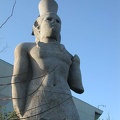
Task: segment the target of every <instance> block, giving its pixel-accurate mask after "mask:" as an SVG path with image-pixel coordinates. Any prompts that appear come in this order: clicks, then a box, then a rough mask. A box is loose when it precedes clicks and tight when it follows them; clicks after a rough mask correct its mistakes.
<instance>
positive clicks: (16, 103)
mask: <svg viewBox="0 0 120 120" xmlns="http://www.w3.org/2000/svg"><path fill="white" fill-rule="evenodd" d="M28 69H29V60H28V55H27V52H26V50H25V49H24V44H20V45H18V46H17V47H16V48H15V61H14V70H13V77H12V98H13V107H14V110H15V111H16V113H17V114H18V116H23V114H24V109H25V102H26V95H27V77H28Z"/></svg>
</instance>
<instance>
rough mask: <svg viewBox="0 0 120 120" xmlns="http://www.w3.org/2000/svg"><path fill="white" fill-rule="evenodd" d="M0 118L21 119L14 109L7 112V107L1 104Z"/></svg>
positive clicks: (3, 119) (8, 119)
mask: <svg viewBox="0 0 120 120" xmlns="http://www.w3.org/2000/svg"><path fill="white" fill-rule="evenodd" d="M0 120H19V117H18V116H17V115H16V113H15V112H14V111H13V112H7V111H6V107H1V106H0Z"/></svg>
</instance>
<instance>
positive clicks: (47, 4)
mask: <svg viewBox="0 0 120 120" xmlns="http://www.w3.org/2000/svg"><path fill="white" fill-rule="evenodd" d="M57 9H58V5H57V3H56V2H55V1H54V0H41V1H40V3H39V11H40V16H39V17H38V18H37V20H36V21H35V23H34V25H33V31H32V35H35V37H36V42H39V41H41V42H45V40H46V39H49V40H50V41H52V42H59V43H60V40H61V36H60V31H61V20H60V18H59V16H58V15H57Z"/></svg>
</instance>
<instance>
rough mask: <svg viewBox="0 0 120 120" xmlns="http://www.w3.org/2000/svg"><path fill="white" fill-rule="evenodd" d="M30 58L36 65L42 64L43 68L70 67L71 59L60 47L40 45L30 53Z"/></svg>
mask: <svg viewBox="0 0 120 120" xmlns="http://www.w3.org/2000/svg"><path fill="white" fill-rule="evenodd" d="M30 56H31V58H32V59H34V60H35V61H36V62H37V63H40V62H42V63H43V64H44V66H46V65H49V64H50V63H51V64H67V65H71V58H70V56H69V54H68V53H67V51H66V49H65V48H63V47H62V46H60V45H54V44H53V45H51V44H50V45H40V46H39V47H34V48H32V49H31V51H30Z"/></svg>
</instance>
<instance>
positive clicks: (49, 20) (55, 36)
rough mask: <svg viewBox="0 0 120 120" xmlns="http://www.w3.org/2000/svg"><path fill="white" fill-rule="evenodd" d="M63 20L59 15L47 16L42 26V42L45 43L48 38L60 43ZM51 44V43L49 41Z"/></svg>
mask: <svg viewBox="0 0 120 120" xmlns="http://www.w3.org/2000/svg"><path fill="white" fill-rule="evenodd" d="M60 31H61V20H60V18H59V17H58V16H57V15H54V14H47V15H46V16H45V17H44V18H43V20H42V23H41V25H40V41H41V42H45V41H44V40H45V39H46V38H49V39H51V40H53V41H60ZM48 42H49V41H48Z"/></svg>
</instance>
